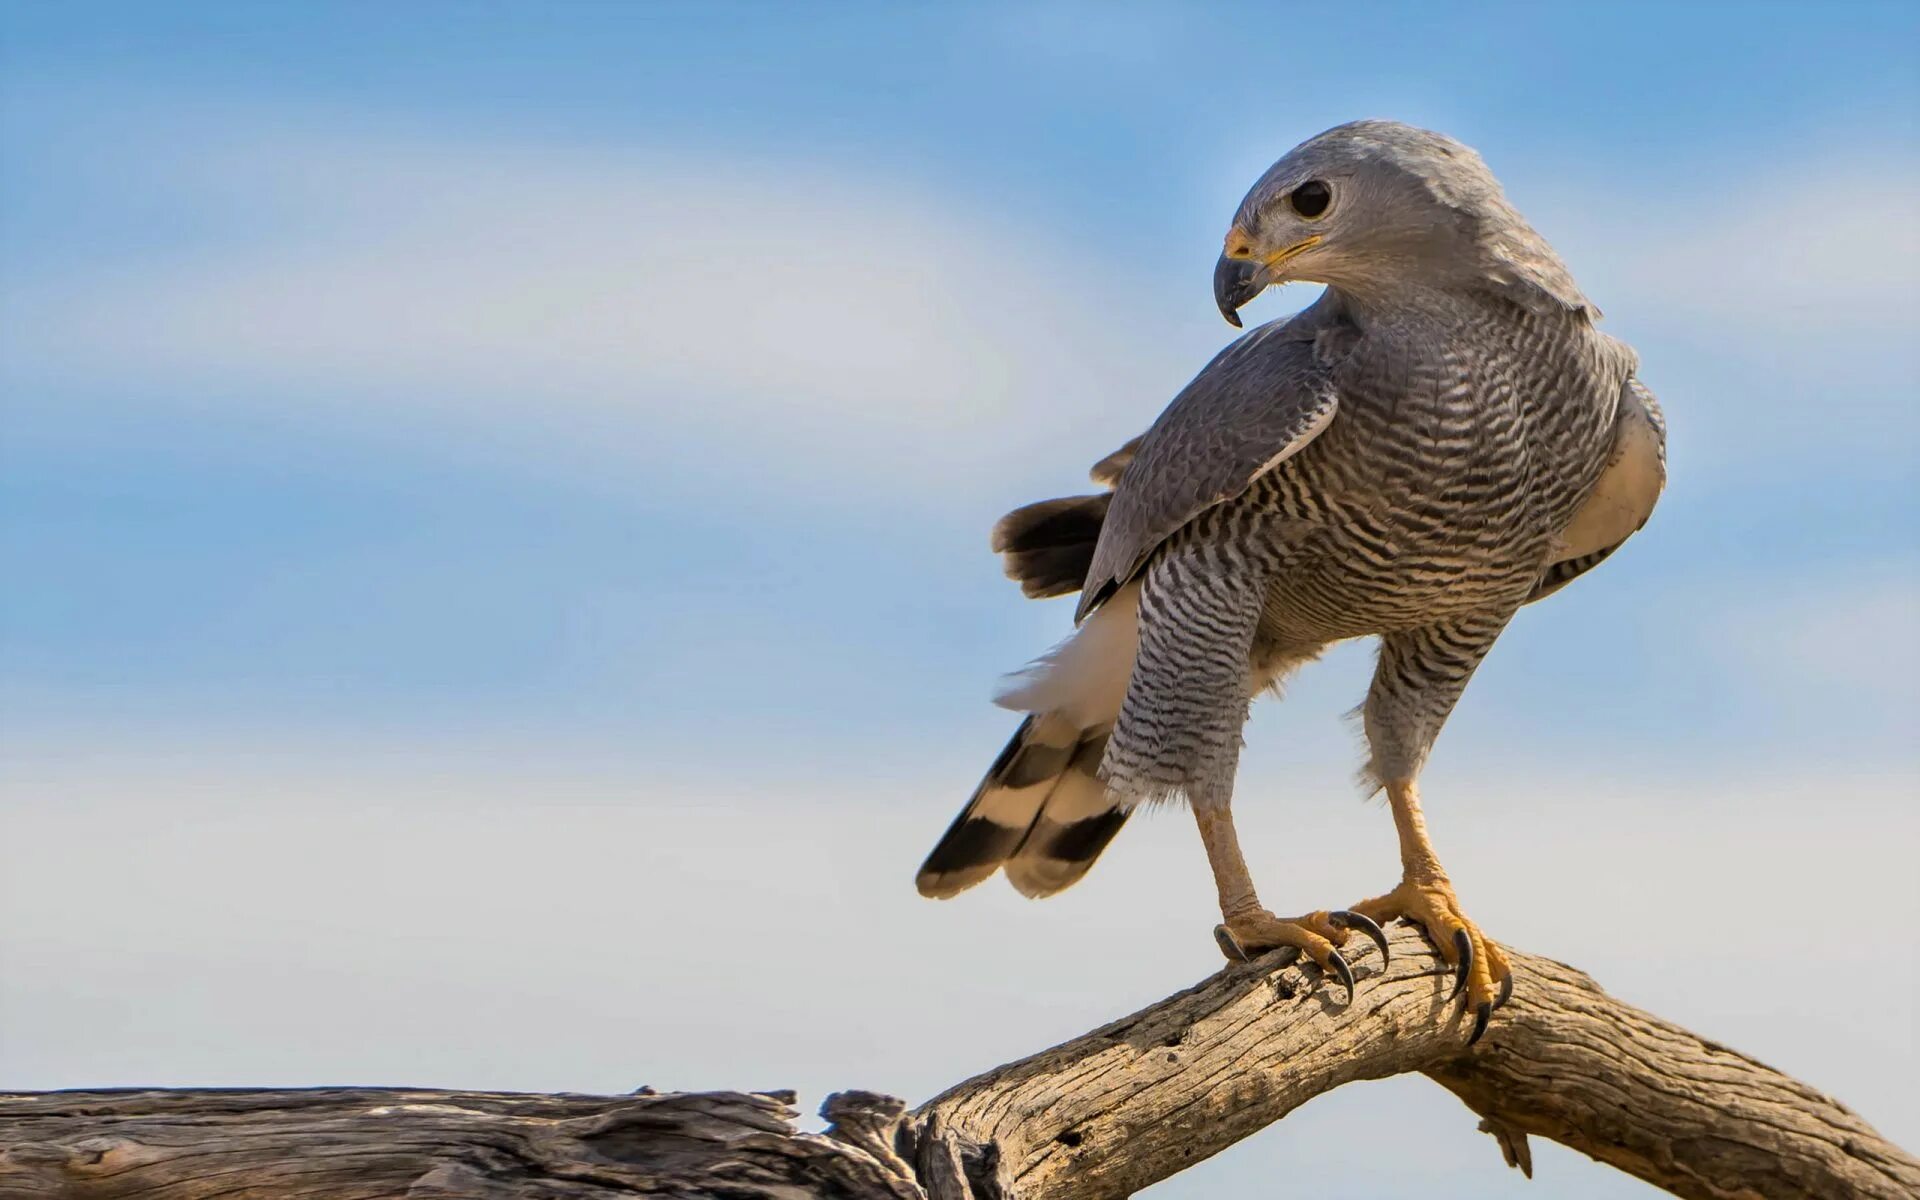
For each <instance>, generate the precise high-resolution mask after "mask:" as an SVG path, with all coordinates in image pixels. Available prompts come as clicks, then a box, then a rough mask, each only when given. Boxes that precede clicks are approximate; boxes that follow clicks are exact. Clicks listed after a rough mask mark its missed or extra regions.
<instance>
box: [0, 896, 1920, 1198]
mask: <svg viewBox="0 0 1920 1200" xmlns="http://www.w3.org/2000/svg"><path fill="white" fill-rule="evenodd" d="M1392 945H1393V963H1392V966H1391V967H1390V968H1389V969H1388V970H1386V971H1385V972H1384V973H1383V972H1381V971H1380V963H1379V959H1378V958H1377V957H1375V956H1374V954H1373V952H1372V951H1368V952H1367V953H1366V954H1364V955H1362V956H1361V957H1360V958H1359V959H1358V961H1357V962H1356V963H1355V968H1356V970H1357V971H1358V972H1359V974H1360V987H1359V994H1358V996H1357V997H1356V1001H1355V1003H1354V1004H1353V1005H1352V1006H1351V1007H1348V1006H1345V1005H1342V1004H1341V1003H1340V999H1339V997H1340V988H1339V987H1338V985H1337V984H1336V985H1333V986H1332V987H1331V988H1329V987H1328V986H1326V984H1325V982H1324V981H1323V980H1321V979H1320V976H1319V972H1318V971H1317V970H1316V969H1314V968H1312V967H1311V966H1299V965H1294V964H1292V963H1291V962H1290V961H1289V956H1288V954H1287V952H1281V953H1280V954H1275V955H1270V956H1268V957H1267V958H1265V959H1262V960H1261V961H1259V962H1257V963H1254V964H1251V965H1248V966H1243V967H1235V968H1231V969H1228V970H1225V971H1223V972H1221V973H1220V974H1219V975H1216V976H1214V977H1213V978H1211V979H1209V980H1207V981H1205V982H1203V983H1201V984H1200V985H1198V986H1196V987H1194V988H1191V989H1189V990H1187V991H1185V992H1181V993H1179V994H1178V995H1175V996H1171V997H1169V998H1167V999H1166V1000H1163V1001H1161V1002H1160V1003H1158V1004H1155V1005H1153V1006H1151V1007H1149V1008H1146V1009H1144V1010H1142V1011H1140V1012H1138V1013H1135V1014H1134V1015H1132V1016H1130V1017H1126V1018H1124V1019H1122V1020H1119V1021H1115V1022H1114V1023H1112V1024H1110V1025H1107V1026H1105V1027H1103V1028H1100V1029H1096V1030H1094V1031H1093V1032H1091V1033H1088V1034H1086V1035H1084V1036H1082V1037H1079V1038H1076V1039H1074V1040H1073V1041H1071V1042H1068V1043H1066V1044H1065V1045H1061V1046H1057V1047H1055V1048H1053V1049H1051V1050H1047V1051H1043V1052H1042V1053H1040V1054H1036V1055H1034V1056H1033V1057H1031V1058H1027V1059H1023V1060H1021V1061H1019V1062H1015V1063H1009V1064H1007V1065H1005V1066H1002V1067H998V1068H995V1069H994V1070H992V1071H988V1072H987V1073H985V1074H983V1075H980V1076H977V1077H975V1078H973V1079H970V1080H967V1081H966V1082H965V1083H962V1084H959V1085H957V1086H956V1087H954V1088H952V1089H950V1090H948V1091H947V1092H945V1093H943V1094H942V1095H940V1096H937V1097H935V1098H934V1099H932V1100H930V1101H928V1102H927V1103H926V1104H924V1105H922V1106H921V1107H920V1108H918V1109H915V1110H913V1111H911V1112H909V1111H907V1109H906V1106H905V1105H904V1104H903V1103H901V1102H900V1101H898V1100H894V1099H892V1098H891V1097H887V1096H882V1095H878V1094H876V1093H870V1092H843V1093H838V1094H836V1095H834V1096H832V1097H829V1098H828V1100H827V1103H826V1104H825V1106H823V1109H822V1112H823V1114H824V1115H825V1116H826V1117H827V1118H828V1119H829V1120H830V1121H832V1122H833V1126H832V1128H831V1129H830V1130H829V1131H828V1132H827V1133H825V1134H806V1133H800V1132H797V1131H796V1130H795V1128H794V1126H793V1118H794V1117H795V1116H796V1114H795V1112H794V1111H793V1109H792V1108H791V1107H790V1106H791V1104H792V1103H793V1096H792V1095H791V1094H790V1093H771V1094H750V1093H740V1092H712V1093H699V1094H667V1095H656V1094H652V1093H648V1092H645V1091H642V1092H640V1093H636V1094H633V1095H627V1096H570V1095H558V1096H528V1095H511V1094H501V1093H484V1092H432V1091H413V1090H399V1089H359V1088H351V1089H349V1088H322V1089H309V1090H294V1091H257V1092H256V1091H133V1090H129V1091H109V1092H49V1093H38V1094H33V1093H20V1094H10V1095H0V1198H4V1200H16V1198H19V1200H25V1198H29V1197H32V1198H43V1197H60V1198H62V1200H65V1198H68V1197H71V1198H74V1200H121V1198H123V1197H135V1196H138V1197H140V1198H141V1200H189V1198H191V1200H212V1198H213V1197H220V1198H221V1200H251V1198H255V1197H258V1198H262V1200H265V1198H272V1200H323V1198H324V1200H348V1198H353V1200H364V1198H371V1197H388V1196H396V1197H412V1198H420V1200H442V1198H452V1197H471V1198H475V1200H505V1198H507V1197H535V1198H553V1200H560V1198H569V1200H570V1198H575V1197H592V1198H596V1200H601V1198H606V1200H610V1198H612V1197H633V1196H646V1197H650V1198H656V1200H657V1198H673V1200H679V1198H681V1197H687V1198H691V1197H724V1198H727V1200H761V1198H766V1200H773V1198H776V1197H778V1198H782V1200H791V1198H795V1197H801V1196H833V1197H851V1198H859V1200H868V1198H874V1200H879V1198H886V1200H921V1198H926V1200H968V1198H970V1197H972V1198H978V1200H989V1198H991V1200H1004V1198H1017V1200H1092V1198H1095V1197H1118V1196H1125V1195H1128V1194H1130V1193H1132V1192H1134V1191H1137V1190H1139V1189H1141V1188H1144V1187H1146V1186H1147V1185H1149V1184H1151V1183H1154V1182H1157V1181H1159V1180H1161V1179H1165V1178H1167V1177H1168V1176H1171V1175H1174V1174H1176V1173H1178V1172H1179V1171H1181V1170H1182V1169H1184V1168H1186V1167H1187V1166H1189V1165H1191V1164H1192V1163H1194V1162H1197V1161H1199V1160H1200V1159H1203V1158H1206V1157H1208V1156H1210V1155H1213V1154H1216V1153H1218V1152H1219V1151H1220V1150H1223V1149H1225V1148H1226V1147H1227V1146H1230V1145H1232V1144H1233V1143H1234V1142H1236V1141H1238V1140H1240V1139H1241V1138H1244V1137H1246V1136H1247V1135H1249V1134H1251V1133H1254V1132H1256V1131H1257V1130H1259V1129H1261V1128H1264V1127H1265V1126H1267V1125H1269V1124H1271V1123H1273V1122H1274V1121H1277V1120H1279V1119H1280V1118H1282V1117H1284V1116H1286V1115H1287V1113H1289V1112H1291V1111H1292V1110H1293V1109H1295V1108H1296V1107H1298V1106H1299V1105H1301V1104H1303V1103H1305V1102H1306V1101H1307V1100H1309V1099H1311V1098H1313V1097H1314V1096H1317V1095H1319V1094H1321V1093H1323V1092H1326V1091H1329V1090H1331V1089H1333V1088H1336V1087H1339V1086H1340V1085H1341V1084H1343V1083H1348V1082H1351V1081H1353V1080H1357V1079H1376V1078H1381V1077H1383V1076H1387V1075H1395V1074H1401V1073H1404V1072H1408V1071H1420V1072H1424V1073H1426V1074H1427V1075H1428V1076H1430V1077H1431V1078H1433V1079H1434V1080H1436V1081H1437V1082H1439V1083H1440V1084H1441V1085H1443V1086H1445V1087H1446V1088H1448V1089H1449V1090H1450V1091H1452V1092H1453V1093H1454V1094H1455V1095H1457V1096H1459V1097H1460V1098H1461V1099H1462V1100H1463V1101H1465V1102H1466V1104H1467V1105H1468V1107H1470V1108H1471V1109H1473V1110H1474V1111H1475V1112H1477V1113H1479V1114H1480V1115H1481V1117H1482V1120H1481V1123H1480V1128H1481V1129H1482V1130H1484V1131H1486V1132H1489V1133H1491V1134H1493V1135H1494V1138H1495V1140H1496V1142H1497V1144H1498V1148H1499V1150H1500V1152H1501V1153H1502V1154H1503V1155H1505V1156H1506V1159H1507V1161H1508V1162H1509V1163H1510V1164H1513V1165H1516V1166H1519V1167H1520V1168H1521V1169H1523V1170H1528V1171H1529V1173H1531V1172H1530V1167H1531V1163H1530V1158H1529V1155H1528V1143H1527V1138H1528V1135H1529V1134H1537V1135H1539V1136H1542V1137H1548V1138H1552V1139H1554V1140H1555V1141H1558V1142H1562V1143H1564V1144H1566V1145H1568V1146H1571V1147H1573V1148H1574V1149H1576V1150H1579V1151H1582V1152H1583V1153H1585V1154H1588V1155H1590V1156H1592V1157H1593V1158H1595V1159H1598V1160H1599V1161H1601V1162H1604V1163H1608V1164H1610V1165H1612V1166H1615V1167H1618V1168H1620V1169H1621V1170H1624V1171H1627V1172H1630V1173H1631V1174H1634V1175H1637V1176H1639V1177H1640V1178H1642V1179H1645V1180H1647V1181H1648V1182H1650V1183H1653V1184H1656V1185H1658V1186H1660V1187H1663V1188H1666V1189H1667V1190H1669V1191H1671V1192H1673V1193H1675V1194H1676V1195H1681V1196H1689V1197H1701V1198H1711V1200H1730V1198H1742V1200H1745V1198H1756V1200H1766V1198H1772V1197H1808V1196H1811V1197H1822V1198H1827V1197H1831V1198H1834V1200H1840V1198H1848V1200H1851V1198H1854V1197H1886V1198H1889V1200H1892V1198H1895V1197H1900V1198H1905V1197H1914V1196H1920V1162H1916V1161H1915V1160H1914V1159H1913V1157H1912V1156H1910V1155H1908V1154H1906V1153H1905V1152H1903V1151H1901V1150H1900V1149H1899V1148H1897V1147H1895V1146H1893V1145H1891V1144H1890V1143H1888V1142H1887V1141H1886V1140H1885V1139H1883V1138H1881V1137H1880V1136H1879V1135H1878V1134H1877V1133H1875V1132H1874V1131H1873V1129H1872V1128H1871V1127H1870V1126H1868V1125H1867V1124H1866V1122H1864V1121H1862V1120H1861V1119H1860V1118H1859V1117H1857V1116H1855V1115H1854V1114H1853V1113H1851V1112H1849V1111H1848V1110H1847V1109H1846V1108H1845V1107H1843V1106H1842V1105H1840V1104H1838V1103H1837V1102H1835V1101H1833V1100H1832V1099H1830V1098H1828V1097H1827V1096H1825V1095H1822V1094H1821V1093H1820V1092H1818V1091H1816V1090H1814V1089H1813V1088H1810V1087H1808V1086H1807V1085H1805V1084H1802V1083H1799V1082H1797V1081H1795V1080H1793V1079H1790V1078H1788V1077H1786V1076H1784V1075H1781V1074H1780V1073H1779V1072H1777V1071H1774V1070H1772V1069H1770V1068H1768V1067H1767V1066H1765V1065H1763V1064H1761V1063H1758V1062H1755V1061H1754V1060H1752V1059H1750V1058H1747V1057H1745V1056H1744V1055H1741V1054H1738V1053H1735V1052H1734V1051H1732V1050H1728V1049H1727V1048H1725V1047H1723V1046H1719V1045H1716V1044H1715V1043H1713V1042H1710V1041H1707V1040H1705V1039H1703V1038H1701V1037H1698V1036H1697V1035H1695V1034H1691V1033H1688V1032H1687V1031H1686V1030H1684V1029H1681V1028H1679V1027H1677V1026H1675V1025H1673V1024H1671V1023H1669V1022H1666V1021H1662V1020H1660V1019H1659V1018H1657V1017H1654V1016H1650V1015H1649V1014H1647V1013H1643V1012H1640V1011H1639V1010H1637V1009H1634V1008H1630V1007H1628V1006H1627V1005H1624V1004H1621V1003H1620V1002H1619V1001H1617V1000H1614V999H1612V998H1611V997H1609V996H1608V995H1607V994H1606V993H1605V992H1603V991H1601V990H1600V988H1599V987H1598V986H1597V985H1596V984H1595V983H1594V982H1593V981H1592V980H1591V979H1589V978H1588V977H1587V976H1585V975H1583V974H1582V973H1580V972H1579V971H1576V970H1574V969H1573V968H1571V967H1568V966H1565V965H1563V964H1560V963H1556V962H1553V961H1551V960H1549V959H1543V958H1536V957H1532V956H1529V955H1524V954H1516V955H1514V960H1515V961H1514V968H1515V989H1514V996H1513V1002H1512V1003H1511V1004H1510V1005H1508V1006H1507V1007H1506V1008H1504V1009H1502V1010H1501V1011H1500V1012H1499V1013H1498V1014H1497V1015H1496V1017H1495V1019H1494V1023H1493V1026H1492V1028H1491V1029H1490V1030H1489V1032H1488V1034H1487V1036H1486V1037H1485V1039H1483V1040H1482V1042H1481V1043H1480V1044H1479V1045H1478V1046H1476V1047H1474V1048H1473V1049H1472V1050H1468V1049H1467V1048H1466V1046H1465V1040H1466V1026H1465V1024H1464V1023H1463V1021H1462V1020H1461V1017H1460V1014H1458V1013H1457V1012H1456V1011H1455V1008H1454V1006H1453V1005H1452V1004H1450V1003H1449V1002H1448V1001H1447V998H1446V997H1447V992H1448V990H1449V989H1450V988H1451V981H1450V980H1449V979H1448V978H1446V976H1445V974H1444V969H1443V968H1442V967H1441V965H1440V963H1439V960H1438V958H1437V957H1436V956H1435V955H1434V954H1433V952H1432V950H1431V949H1430V948H1429V947H1428V946H1427V945H1426V943H1425V942H1424V940H1422V939H1421V937H1420V936H1419V935H1418V933H1417V932H1415V931H1414V930H1412V929H1409V928H1405V927H1402V928H1398V929H1395V930H1394V931H1392Z"/></svg>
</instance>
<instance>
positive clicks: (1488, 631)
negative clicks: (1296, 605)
mask: <svg viewBox="0 0 1920 1200" xmlns="http://www.w3.org/2000/svg"><path fill="white" fill-rule="evenodd" d="M1505 625H1506V619H1505V618H1504V617H1502V618H1498V619H1496V618H1491V617H1488V618H1481V619H1477V620H1469V621H1465V622H1461V623H1457V624H1452V625H1447V626H1436V627H1433V628H1430V629H1423V630H1417V631H1414V632H1410V633H1400V634H1391V635H1389V636H1387V637H1385V638H1382V639H1381V648H1380V663H1379V667H1378V668H1377V669H1376V671H1375V672H1374V679H1373V687H1372V689H1371V690H1370V691H1369V692H1368V694H1367V704H1366V725H1367V740H1368V742H1369V744H1370V745H1371V747H1372V750H1373V756H1372V761H1371V763H1370V764H1369V768H1368V769H1369V771H1370V773H1371V774H1372V776H1373V778H1374V779H1375V781H1376V782H1378V783H1379V784H1381V785H1382V786H1383V787H1385V788H1386V792H1387V803H1388V804H1389V805H1390V806H1391V807H1392V809H1393V825H1394V829H1395V831H1396V832H1397V833H1398V834H1399V837H1400V872H1401V875H1400V883H1399V885H1398V886H1396V887H1395V888H1394V889H1393V890H1392V891H1390V892H1387V893H1386V894H1385V895H1380V896H1375V897H1373V898H1372V899H1371V900H1363V901H1361V902H1360V903H1358V904H1356V905H1354V906H1353V911H1354V912H1356V913H1359V914H1361V915H1363V916H1366V917H1369V918H1371V919H1373V920H1374V921H1389V920H1392V919H1393V918H1395V917H1402V918H1406V919H1408V920H1412V921H1417V922H1419V923H1420V925H1421V926H1422V927H1423V928H1425V929H1426V931H1427V937H1428V938H1429V939H1431V940H1432V942H1433V944H1434V946H1435V947H1436V948H1438V949H1439V951H1440V955H1441V957H1442V958H1444V959H1445V960H1446V961H1447V963H1448V964H1449V965H1450V966H1452V967H1453V968H1454V971H1455V978H1456V980H1457V982H1456V983H1455V985H1454V994H1455V995H1458V994H1459V993H1460V991H1461V990H1462V989H1465V991H1466V993H1467V1007H1468V1008H1470V1009H1471V1010H1472V1011H1473V1014H1474V1027H1473V1034H1472V1036H1471V1037H1470V1038H1469V1039H1468V1045H1472V1044H1473V1043H1474V1042H1476V1041H1479V1040H1480V1035H1481V1034H1482V1033H1485V1032H1486V1028H1487V1020H1488V1018H1489V1017H1490V1016H1491V1014H1492V1012H1493V1009H1494V1008H1496V1007H1497V1006H1498V1005H1500V1004H1502V1003H1505V1001H1506V998H1507V995H1508V994H1509V993H1510V991H1511V989H1512V986H1513V972H1512V968H1511V966H1510V965H1509V963H1508V959H1507V955H1506V953H1505V952H1504V951H1502V950H1501V949H1500V947H1499V945H1498V944H1496V943H1495V942H1493V941H1492V940H1490V939H1488V938H1487V937H1485V936H1484V935H1483V934H1481V932H1480V928H1479V926H1477V925H1475V924H1474V923H1473V922H1472V921H1469V920H1468V919H1467V918H1466V916H1465V915H1464V913H1463V912H1462V911H1461V908H1460V898H1459V897H1458V896H1457V895H1456V894H1455V893H1454V890H1453V882H1452V881H1451V880H1450V879H1448V878H1447V873H1446V871H1445V870H1444V869H1442V867H1441V866H1440V856H1439V855H1438V854H1437V853H1435V851H1434V848H1433V842H1432V841H1431V840H1430V839H1429V838H1428V837H1427V821H1426V817H1425V815H1424V814H1422V813H1421V811H1420V793H1419V788H1418V787H1417V785H1416V783H1415V779H1416V777H1417V776H1418V775H1419V772H1420V768H1421V766H1422V765H1423V764H1424V763H1425V761H1426V757H1427V752H1428V751H1429V750H1430V749H1432V747H1433V741H1434V738H1435V737H1436V736H1437V735H1438V734H1439V732H1440V726H1441V725H1442V724H1444V723H1445V721H1446V719H1447V715H1448V714H1449V713H1450V712H1452V711H1453V706H1454V704H1455V703H1456V702H1457V701H1458V700H1459V699H1460V694H1461V692H1463V691H1464V690H1465V689H1466V686H1467V680H1468V679H1470V678H1471V677H1472V675H1473V672H1474V669H1475V668H1477V667H1478V666H1479V665H1480V660H1481V659H1482V658H1484V657H1485V656H1486V652H1487V649H1488V648H1489V647H1491V646H1492V645H1493V640H1494V638H1495V637H1497V636H1499V633H1500V630H1501V629H1502V628H1504V627H1505Z"/></svg>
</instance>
